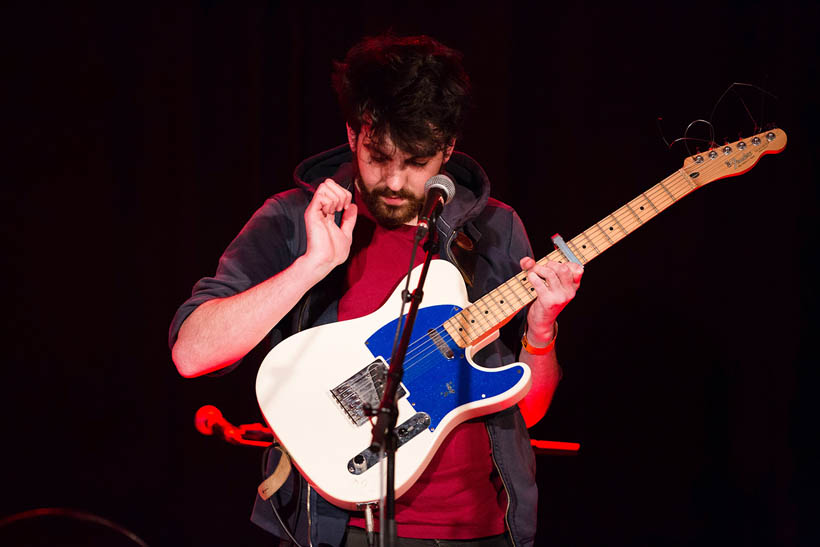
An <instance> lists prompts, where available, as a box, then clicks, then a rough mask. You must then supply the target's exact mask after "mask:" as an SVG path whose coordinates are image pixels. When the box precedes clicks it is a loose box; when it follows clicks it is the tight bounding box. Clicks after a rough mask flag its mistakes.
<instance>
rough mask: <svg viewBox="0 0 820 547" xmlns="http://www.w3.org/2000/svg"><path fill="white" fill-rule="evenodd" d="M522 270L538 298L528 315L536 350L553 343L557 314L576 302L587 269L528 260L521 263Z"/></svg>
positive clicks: (528, 332)
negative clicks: (551, 341)
mask: <svg viewBox="0 0 820 547" xmlns="http://www.w3.org/2000/svg"><path fill="white" fill-rule="evenodd" d="M521 268H522V269H523V270H525V271H526V272H527V278H528V279H529V281H530V283H531V284H532V286H533V287H534V288H535V294H536V296H537V297H536V299H535V302H533V303H532V305H531V306H530V310H529V312H528V313H527V340H528V341H529V342H530V343H532V344H533V345H534V346H546V345H547V344H548V343H549V342H550V340H552V336H553V329H554V325H555V320H556V318H557V317H558V314H559V313H561V310H563V309H564V306H566V305H567V304H569V301H570V300H572V299H573V298H575V293H576V291H577V290H578V287H579V286H580V285H581V276H582V275H583V274H584V267H583V266H581V265H579V264H575V263H573V262H569V263H566V264H562V263H560V262H547V263H545V264H543V265H541V264H538V263H536V262H535V260H534V259H532V258H530V257H528V256H527V257H524V258H522V259H521Z"/></svg>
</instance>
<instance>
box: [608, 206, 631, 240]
mask: <svg viewBox="0 0 820 547" xmlns="http://www.w3.org/2000/svg"><path fill="white" fill-rule="evenodd" d="M617 212H618V211H615V213H617ZM615 213H612V214H611V215H609V216H610V217H612V220H614V221H615V224H617V225H618V228H620V229H621V231H622V232H623V235H622V236H621V237H620V238H618V239H619V240H620V239H623V238H624V237H626V236H628V235H629V230H627V229H626V228H624V226H623V224H621V223H620V222H619V221H618V217H616V216H615Z"/></svg>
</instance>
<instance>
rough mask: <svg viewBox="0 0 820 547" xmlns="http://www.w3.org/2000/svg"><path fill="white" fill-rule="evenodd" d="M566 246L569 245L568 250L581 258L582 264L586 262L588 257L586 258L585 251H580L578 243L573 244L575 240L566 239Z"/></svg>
mask: <svg viewBox="0 0 820 547" xmlns="http://www.w3.org/2000/svg"><path fill="white" fill-rule="evenodd" d="M567 247H569V248H570V250H571V251H572V252H573V253H574V254H575V256H577V257H578V259H579V260H581V262H583V263H584V264H586V263H587V262H589V261H590V259H589V258H587V255H586V253H584V252H583V251H581V250H580V249H579V248H578V245H576V244H575V240H572V239H571V240H569V241H567Z"/></svg>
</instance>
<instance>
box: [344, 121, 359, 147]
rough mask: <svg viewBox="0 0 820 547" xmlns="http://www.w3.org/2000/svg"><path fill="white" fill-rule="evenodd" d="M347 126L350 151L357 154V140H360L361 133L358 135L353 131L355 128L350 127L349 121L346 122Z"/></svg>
mask: <svg viewBox="0 0 820 547" xmlns="http://www.w3.org/2000/svg"><path fill="white" fill-rule="evenodd" d="M345 127H347V144H349V145H350V151H351V152H353V153H354V154H355V153H356V141H357V140H358V138H359V135H357V134H356V132H355V131H353V128H352V127H350V124H349V123H348V124H345Z"/></svg>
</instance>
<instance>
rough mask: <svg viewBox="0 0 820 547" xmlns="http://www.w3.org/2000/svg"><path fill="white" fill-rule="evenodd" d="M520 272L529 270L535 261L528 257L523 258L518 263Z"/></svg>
mask: <svg viewBox="0 0 820 547" xmlns="http://www.w3.org/2000/svg"><path fill="white" fill-rule="evenodd" d="M519 264H520V265H521V269H522V270H529V269H530V268H532V267H533V266H535V259H534V258H532V257H530V256H525V257H524V258H522V259H521V260H520V261H519Z"/></svg>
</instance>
